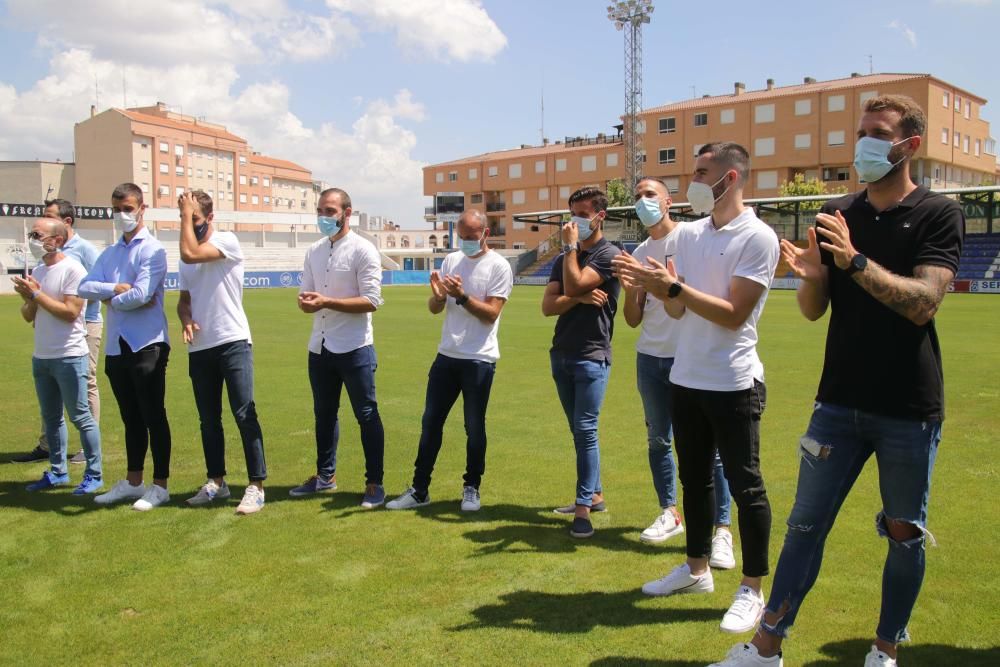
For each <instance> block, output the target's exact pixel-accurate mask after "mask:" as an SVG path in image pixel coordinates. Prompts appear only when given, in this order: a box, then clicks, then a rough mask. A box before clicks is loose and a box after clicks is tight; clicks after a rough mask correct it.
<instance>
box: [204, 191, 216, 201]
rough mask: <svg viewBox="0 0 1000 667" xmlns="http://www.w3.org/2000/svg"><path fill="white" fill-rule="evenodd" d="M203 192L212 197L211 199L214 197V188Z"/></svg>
mask: <svg viewBox="0 0 1000 667" xmlns="http://www.w3.org/2000/svg"><path fill="white" fill-rule="evenodd" d="M205 194H207V195H208V196H209V197H212V198H213V199H214V198H215V190H208V191H207V192H206V193H205Z"/></svg>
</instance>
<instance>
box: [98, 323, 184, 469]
mask: <svg viewBox="0 0 1000 667" xmlns="http://www.w3.org/2000/svg"><path fill="white" fill-rule="evenodd" d="M118 344H119V346H120V347H121V354H118V355H107V356H105V357H104V373H105V374H106V375H107V376H108V380H109V381H110V383H111V390H112V391H113V392H114V394H115V400H117V401H118V411H119V412H120V413H121V416H122V423H123V424H124V425H125V455H126V458H127V460H128V471H129V472H142V470H143V468H144V467H145V464H146V450H147V449H150V450H152V454H153V479H167V478H168V477H170V424H169V423H167V409H166V407H165V406H164V405H163V400H164V398H165V397H166V393H167V386H166V379H167V359H168V358H169V357H170V346H169V345H167V344H166V343H153V344H152V345H148V346H146V347H144V348H142V349H141V350H137V351H135V352H133V351H132V348H130V347H129V346H128V343H126V342H125V339H124V338H119V339H118Z"/></svg>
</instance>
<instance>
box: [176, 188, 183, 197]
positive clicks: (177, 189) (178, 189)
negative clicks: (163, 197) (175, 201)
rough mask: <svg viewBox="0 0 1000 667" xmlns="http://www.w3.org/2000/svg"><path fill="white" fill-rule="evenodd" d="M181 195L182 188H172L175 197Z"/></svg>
mask: <svg viewBox="0 0 1000 667" xmlns="http://www.w3.org/2000/svg"><path fill="white" fill-rule="evenodd" d="M182 194H184V186H182V185H178V186H177V187H175V188H174V196H175V197H180V196H181V195H182Z"/></svg>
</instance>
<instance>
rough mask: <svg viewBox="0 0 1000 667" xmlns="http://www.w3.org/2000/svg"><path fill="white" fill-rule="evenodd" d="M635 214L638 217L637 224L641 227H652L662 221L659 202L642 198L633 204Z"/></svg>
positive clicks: (649, 198)
mask: <svg viewBox="0 0 1000 667" xmlns="http://www.w3.org/2000/svg"><path fill="white" fill-rule="evenodd" d="M635 214H636V215H637V216H639V222H641V223H642V225H643V227H652V226H653V225H655V224H656V223H658V222H659V221H660V220H662V219H663V212H662V211H660V200H659V199H655V198H651V197H643V198H642V199H640V200H639V201H637V202H636V203H635Z"/></svg>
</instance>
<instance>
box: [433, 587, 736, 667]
mask: <svg viewBox="0 0 1000 667" xmlns="http://www.w3.org/2000/svg"><path fill="white" fill-rule="evenodd" d="M649 599H650V598H649V597H648V596H646V595H643V594H642V593H641V592H639V591H638V590H636V591H620V592H616V593H601V592H591V593H565V594H562V593H542V592H538V591H516V592H514V593H508V594H506V595H502V596H500V603H499V604H491V605H484V606H482V607H479V608H477V609H474V610H472V615H473V616H475V618H476V620H474V621H472V622H470V623H464V624H462V625H459V626H456V627H453V628H451V631H453V632H459V631H465V630H482V629H485V628H504V629H517V630H531V631H533V632H548V633H555V634H578V633H579V634H582V633H586V632H590V631H591V630H593V629H594V628H597V627H606V628H631V627H636V626H640V625H661V624H664V623H690V622H695V623H700V622H702V621H718V619H720V618H722V615H723V614H724V613H725V611H726V610H725V609H723V608H719V609H714V608H701V609H671V608H659V609H656V608H649V607H645V608H644V607H639V606H637V604H636V603H638V602H639V601H641V600H649ZM610 659H611V658H608V660H610ZM607 664H610V663H607Z"/></svg>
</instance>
